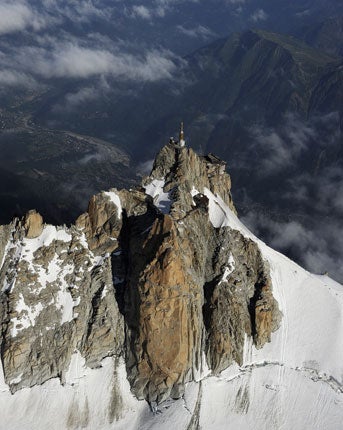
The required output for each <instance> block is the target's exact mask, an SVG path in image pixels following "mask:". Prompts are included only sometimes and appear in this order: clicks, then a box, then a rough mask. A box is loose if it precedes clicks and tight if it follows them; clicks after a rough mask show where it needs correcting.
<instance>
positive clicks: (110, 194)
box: [104, 191, 123, 219]
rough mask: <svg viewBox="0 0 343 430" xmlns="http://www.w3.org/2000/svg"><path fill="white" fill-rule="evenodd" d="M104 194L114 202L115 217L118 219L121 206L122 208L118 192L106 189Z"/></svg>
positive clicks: (121, 209)
mask: <svg viewBox="0 0 343 430" xmlns="http://www.w3.org/2000/svg"><path fill="white" fill-rule="evenodd" d="M104 194H105V196H107V197H109V199H110V201H111V202H112V203H114V204H115V205H116V207H117V217H118V219H121V214H122V211H123V208H122V205H121V201H120V197H119V196H118V194H117V193H116V192H114V191H107V192H105V193H104Z"/></svg>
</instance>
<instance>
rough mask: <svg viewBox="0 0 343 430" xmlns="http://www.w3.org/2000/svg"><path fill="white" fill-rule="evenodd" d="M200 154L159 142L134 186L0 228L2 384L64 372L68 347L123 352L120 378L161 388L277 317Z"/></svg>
mask: <svg viewBox="0 0 343 430" xmlns="http://www.w3.org/2000/svg"><path fill="white" fill-rule="evenodd" d="M230 217H231V218H232V219H235V217H236V215H235V208H234V205H233V202H232V197H231V181H230V176H229V175H228V174H227V173H226V172H225V163H223V162H222V161H221V160H219V159H218V158H217V157H215V156H214V155H212V154H209V155H207V156H204V157H202V156H199V155H197V154H196V153H195V152H194V151H193V150H192V149H190V148H187V147H181V146H179V145H177V144H175V143H169V144H168V145H166V146H164V147H163V148H162V149H161V151H160V152H159V154H158V155H157V157H156V160H155V163H154V166H153V169H152V172H151V174H150V175H149V177H147V178H145V179H144V180H143V182H142V185H141V186H140V187H137V188H135V189H130V190H120V191H118V190H116V189H111V190H109V191H108V192H102V193H100V194H98V195H96V196H93V197H92V198H91V200H90V203H89V207H88V210H87V212H86V213H84V214H82V215H81V216H80V217H79V218H78V219H77V221H76V224H75V225H74V226H71V227H70V228H66V227H53V226H49V225H43V222H42V219H41V217H40V215H39V214H37V213H36V212H30V213H29V214H28V215H27V216H26V217H25V220H24V222H18V221H14V222H13V223H12V224H11V225H10V226H4V227H2V228H1V230H0V257H2V264H1V266H0V267H1V269H0V283H1V296H0V297H1V301H0V321H1V332H0V342H1V359H2V362H3V369H4V375H5V380H6V383H7V384H8V385H9V387H10V389H11V391H12V392H15V391H17V390H19V389H21V388H24V387H32V386H34V385H37V384H42V383H44V382H45V381H47V380H48V379H51V378H53V377H58V378H60V380H61V382H62V383H63V382H64V380H65V378H66V372H67V371H68V366H69V365H70V363H71V360H72V356H73V354H74V353H75V351H77V352H78V353H79V354H81V356H82V357H83V359H84V360H85V363H86V365H87V366H89V367H91V368H96V367H98V366H100V365H101V362H102V360H103V359H104V358H105V357H116V358H118V359H119V358H120V357H124V358H125V362H126V369H127V377H128V380H129V382H130V384H131V389H132V392H133V393H134V394H135V396H136V397H137V398H139V399H147V400H149V401H150V402H152V401H157V402H160V401H162V400H164V399H166V398H168V397H173V398H177V397H180V396H181V395H182V393H183V390H184V386H185V384H186V383H187V382H189V381H192V380H198V379H199V378H202V377H203V376H204V375H207V374H210V373H213V374H217V373H220V372H221V371H222V370H223V369H225V368H227V367H228V366H230V364H232V363H233V362H237V363H241V362H242V360H243V347H244V343H245V341H246V339H247V338H251V339H252V341H253V342H254V344H255V346H256V348H261V347H263V345H264V344H265V343H266V342H269V341H270V338H271V333H272V332H273V331H275V330H276V329H277V328H278V326H279V323H280V320H281V313H280V311H279V308H278V304H277V302H276V300H275V299H274V297H273V293H272V282H271V277H270V273H269V266H268V263H267V262H266V261H264V259H263V257H262V254H261V251H260V249H259V247H258V245H257V244H256V243H255V242H254V241H253V240H251V239H250V238H248V237H245V236H244V235H243V234H242V233H241V232H240V231H239V230H236V229H234V228H232V227H231V226H230V225H231V223H230V222H229V221H230Z"/></svg>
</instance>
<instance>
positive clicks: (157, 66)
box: [12, 43, 176, 81]
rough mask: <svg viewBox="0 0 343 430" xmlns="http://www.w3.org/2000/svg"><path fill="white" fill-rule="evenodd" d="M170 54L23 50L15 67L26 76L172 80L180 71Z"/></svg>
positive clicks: (73, 48)
mask: <svg viewBox="0 0 343 430" xmlns="http://www.w3.org/2000/svg"><path fill="white" fill-rule="evenodd" d="M174 59H175V57H173V56H172V54H171V53H170V52H168V51H158V50H151V51H148V52H146V53H145V54H142V55H134V54H129V53H126V52H122V51H119V50H118V51H112V52H111V51H109V50H103V49H97V48H87V47H83V46H79V45H77V44H74V43H72V44H69V45H65V44H58V43H56V44H55V45H53V46H51V47H50V48H42V47H22V48H20V49H18V51H17V52H16V53H15V54H14V58H13V59H12V65H13V66H14V67H15V69H17V70H21V71H22V72H24V73H32V74H33V75H39V76H42V77H44V78H46V79H49V78H89V77H92V76H97V75H109V76H113V77H115V78H118V79H123V80H142V81H156V80H160V79H169V78H171V77H172V74H173V72H174V71H175V70H176V64H175V62H174Z"/></svg>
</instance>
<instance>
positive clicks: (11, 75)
mask: <svg viewBox="0 0 343 430" xmlns="http://www.w3.org/2000/svg"><path fill="white" fill-rule="evenodd" d="M0 86H2V87H31V88H32V87H36V86H37V82H36V81H35V80H34V79H33V78H32V77H31V76H29V75H27V74H25V73H20V72H16V71H14V70H8V69H5V70H0Z"/></svg>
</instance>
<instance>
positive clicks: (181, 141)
mask: <svg viewBox="0 0 343 430" xmlns="http://www.w3.org/2000/svg"><path fill="white" fill-rule="evenodd" d="M179 144H180V146H185V144H186V142H185V136H184V132H183V122H181V124H180V135H179Z"/></svg>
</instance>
